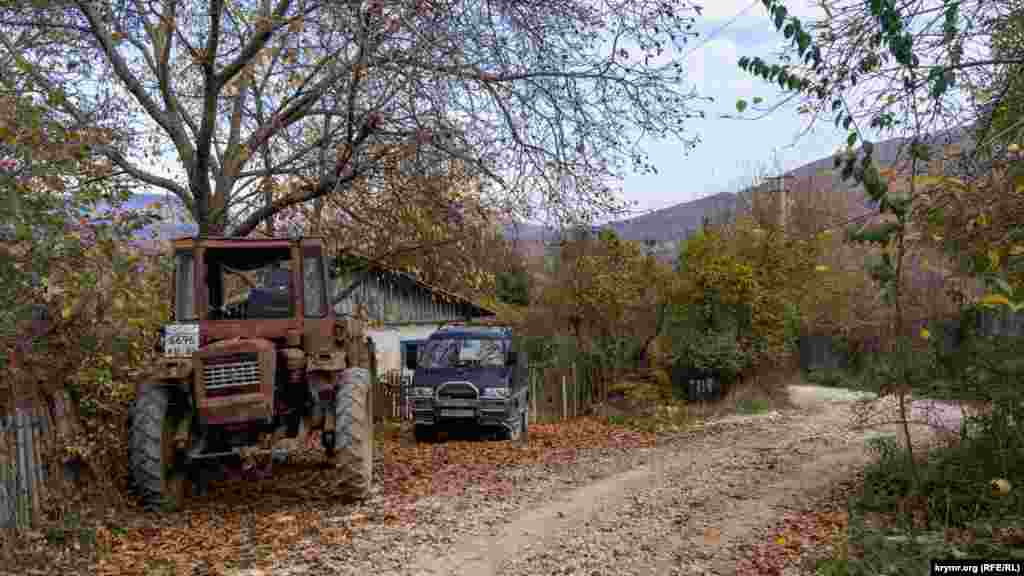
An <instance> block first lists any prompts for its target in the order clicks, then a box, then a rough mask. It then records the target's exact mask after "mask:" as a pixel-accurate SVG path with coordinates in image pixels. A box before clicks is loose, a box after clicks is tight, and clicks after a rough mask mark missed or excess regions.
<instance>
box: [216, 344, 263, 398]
mask: <svg viewBox="0 0 1024 576" xmlns="http://www.w3.org/2000/svg"><path fill="white" fill-rule="evenodd" d="M203 385H204V386H205V387H206V391H207V395H209V396H224V395H228V394H241V393H246V392H256V391H257V390H259V385H260V364H259V356H258V355H257V354H256V353H255V352H245V353H240V354H227V355H224V356H213V357H210V358H206V359H205V361H204V365H203Z"/></svg>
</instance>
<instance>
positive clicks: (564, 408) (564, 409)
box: [562, 374, 569, 420]
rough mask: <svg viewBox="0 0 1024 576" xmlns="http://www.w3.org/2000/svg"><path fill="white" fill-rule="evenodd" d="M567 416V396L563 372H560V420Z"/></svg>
mask: <svg viewBox="0 0 1024 576" xmlns="http://www.w3.org/2000/svg"><path fill="white" fill-rule="evenodd" d="M568 417H569V396H568V395H567V394H566V390H565V374H562V420H565V419H566V418H568Z"/></svg>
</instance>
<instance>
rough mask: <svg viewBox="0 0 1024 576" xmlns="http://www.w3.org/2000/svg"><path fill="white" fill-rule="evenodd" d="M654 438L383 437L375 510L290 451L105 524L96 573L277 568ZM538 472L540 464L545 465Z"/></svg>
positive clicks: (618, 431)
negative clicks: (176, 507)
mask: <svg viewBox="0 0 1024 576" xmlns="http://www.w3.org/2000/svg"><path fill="white" fill-rule="evenodd" d="M654 441H655V438H654V436H653V435H652V434H646V433H642V432H637V431H633V430H627V429H624V428H621V427H617V426H614V425H611V424H608V423H607V422H606V421H602V420H601V419H598V418H578V419H574V420H571V421H566V422H561V423H557V424H537V425H533V426H531V428H530V441H529V443H528V444H525V445H524V444H521V443H516V442H508V441H500V442H496V441H487V440H471V441H461V440H452V441H448V442H442V443H433V444H427V443H423V444H416V443H414V442H408V441H403V440H402V438H401V435H400V434H399V433H397V431H395V430H392V431H390V432H385V433H383V434H380V435H379V437H378V444H377V451H378V452H377V462H376V465H375V481H376V483H377V484H378V485H379V486H380V497H381V498H382V499H383V505H382V506H380V507H378V508H376V509H380V510H384V512H382V513H380V514H376V515H374V516H370V515H369V514H368V513H366V512H358V511H357V512H352V511H351V509H346V507H345V506H346V504H347V503H346V502H344V501H343V500H342V499H341V496H340V491H339V490H338V481H339V475H338V471H337V470H335V469H334V468H331V467H325V466H324V465H323V459H324V458H323V455H322V453H321V452H320V451H318V450H312V451H305V452H299V453H293V454H290V456H289V462H288V463H286V464H275V465H274V466H273V469H272V474H270V475H269V477H266V478H261V479H257V480H251V479H250V480H247V479H244V478H239V477H229V478H225V479H221V480H216V481H212V482H211V483H210V486H209V492H208V493H207V494H206V495H204V496H201V497H194V498H192V499H190V500H188V501H187V503H186V507H185V509H184V510H182V511H180V512H176V513H164V514H147V513H143V512H142V511H141V510H137V509H136V510H132V513H131V514H129V515H128V516H124V515H122V516H123V517H122V518H119V519H118V520H117V524H118V525H116V526H111V527H110V528H108V529H103V530H101V532H100V533H99V534H98V539H99V540H100V541H101V542H102V543H103V548H104V549H105V551H104V553H102V554H100V557H99V559H98V561H97V563H96V565H95V567H94V568H95V569H94V570H93V571H91V573H95V574H97V575H100V576H106V575H114V574H123V575H126V576H127V575H133V574H139V575H149V574H192V573H193V572H194V571H195V570H199V572H196V573H200V572H201V573H203V574H208V575H210V576H214V575H218V574H228V573H230V571H231V570H233V569H237V568H238V567H240V566H247V567H251V568H257V567H261V566H270V565H272V564H273V562H274V560H275V559H278V558H279V557H280V556H281V555H283V554H285V553H286V552H287V551H288V549H289V547H290V546H293V545H294V544H295V543H297V542H299V541H301V540H303V539H307V538H312V539H315V540H318V541H320V542H321V543H323V544H324V545H344V544H345V543H346V542H348V541H349V540H350V539H351V537H352V534H353V532H354V531H357V530H359V529H360V528H362V527H364V526H366V525H367V524H368V523H371V522H375V523H384V524H398V525H409V524H413V523H415V522H416V513H415V508H414V507H413V503H414V502H415V501H416V500H417V499H419V498H421V497H424V496H432V495H433V496H438V495H440V496H458V495H462V494H466V493H468V492H471V491H476V492H478V493H482V494H484V495H487V496H491V497H494V498H501V497H502V496H503V495H506V494H509V493H511V492H512V491H514V490H515V489H516V486H515V480H514V478H515V477H516V476H515V475H512V474H506V473H505V472H506V471H508V470H509V469H512V468H516V467H522V466H530V465H539V466H551V465H556V466H557V465H569V464H572V463H573V462H574V461H575V460H576V458H577V455H578V454H579V453H580V451H584V450H591V449H601V448H618V449H632V448H640V447H649V446H653V445H654ZM538 473H541V469H540V468H538Z"/></svg>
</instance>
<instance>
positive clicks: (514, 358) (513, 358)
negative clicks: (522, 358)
mask: <svg viewBox="0 0 1024 576" xmlns="http://www.w3.org/2000/svg"><path fill="white" fill-rule="evenodd" d="M518 361H519V358H518V355H517V354H516V351H515V350H509V352H508V360H507V361H506V362H505V365H506V366H515V365H516V362H518Z"/></svg>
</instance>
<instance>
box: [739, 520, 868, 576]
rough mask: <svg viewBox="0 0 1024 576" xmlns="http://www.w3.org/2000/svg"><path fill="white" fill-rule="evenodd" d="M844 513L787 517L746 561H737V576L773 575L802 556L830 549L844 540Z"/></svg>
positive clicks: (845, 522)
mask: <svg viewBox="0 0 1024 576" xmlns="http://www.w3.org/2000/svg"><path fill="white" fill-rule="evenodd" d="M848 521H849V520H848V518H847V514H846V512H845V511H841V510H840V511H835V510H805V511H801V512H797V513H793V514H787V515H786V516H784V517H783V518H782V520H781V521H780V522H779V524H778V525H777V526H776V527H775V528H774V529H773V530H772V531H770V532H769V533H768V538H767V539H766V540H765V541H762V542H761V543H759V544H757V545H756V546H754V547H753V549H752V550H751V551H750V552H749V554H748V556H747V557H746V558H743V559H741V560H740V561H739V562H737V566H736V572H737V574H763V575H765V576H777V575H780V574H782V572H783V569H784V568H785V567H786V566H787V565H790V564H792V563H793V562H796V561H799V560H800V559H801V558H803V557H804V555H805V554H808V553H809V552H810V553H812V554H813V553H814V551H815V550H821V549H823V548H827V547H829V546H832V545H833V544H834V543H836V542H837V539H839V538H842V537H844V536H843V534H844V533H845V531H846V527H847V525H848Z"/></svg>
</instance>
